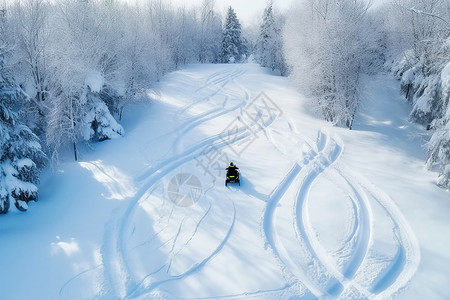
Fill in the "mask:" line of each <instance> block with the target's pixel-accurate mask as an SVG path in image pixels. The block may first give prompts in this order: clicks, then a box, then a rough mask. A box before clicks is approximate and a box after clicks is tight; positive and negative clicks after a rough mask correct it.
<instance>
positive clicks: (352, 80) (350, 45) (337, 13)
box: [284, 0, 377, 129]
mask: <svg viewBox="0 0 450 300" xmlns="http://www.w3.org/2000/svg"><path fill="white" fill-rule="evenodd" d="M368 8H369V5H368V4H367V3H366V2H365V1H364V0H355V1H346V0H345V1H344V0H338V1H335V0H309V1H306V2H303V4H302V5H300V6H299V7H298V8H297V9H294V10H293V11H292V12H291V13H290V15H289V16H288V19H287V24H286V28H285V32H284V33H285V35H284V40H285V55H286V59H287V61H288V64H289V65H290V66H291V67H292V77H293V79H294V81H295V82H297V84H298V85H299V87H301V88H303V90H304V91H305V92H306V93H308V94H309V95H310V96H311V97H312V98H314V99H315V100H316V101H317V103H318V105H319V107H320V110H321V111H322V114H323V116H324V117H325V119H326V120H328V121H330V122H332V123H333V124H336V125H343V126H346V127H348V128H349V129H351V128H352V124H353V120H354V117H355V114H356V111H357V109H358V106H359V103H360V100H361V99H360V95H361V84H360V78H361V75H362V73H363V72H366V71H367V70H366V66H367V65H368V63H367V62H368V61H371V60H373V59H374V57H373V56H374V55H377V54H376V51H371V49H373V47H374V46H373V45H374V44H375V43H374V41H375V40H376V39H377V36H376V34H375V33H376V32H377V31H376V28H375V27H374V26H372V23H371V22H370V18H369V16H368V13H367V12H368Z"/></svg>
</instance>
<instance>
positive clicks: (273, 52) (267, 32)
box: [257, 3, 287, 75]
mask: <svg viewBox="0 0 450 300" xmlns="http://www.w3.org/2000/svg"><path fill="white" fill-rule="evenodd" d="M281 25H282V24H281V21H280V20H279V19H277V18H276V17H275V16H274V14H273V7H272V3H270V4H269V6H268V7H267V8H266V9H265V10H264V16H263V23H262V25H261V29H260V34H259V39H258V43H257V61H258V62H259V63H260V64H261V66H263V67H268V68H271V69H272V71H275V70H278V71H280V73H281V75H286V73H287V65H286V62H285V59H284V55H283V39H282V32H281V27H282V26H281Z"/></svg>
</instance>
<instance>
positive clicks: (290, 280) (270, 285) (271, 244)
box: [5, 64, 448, 299]
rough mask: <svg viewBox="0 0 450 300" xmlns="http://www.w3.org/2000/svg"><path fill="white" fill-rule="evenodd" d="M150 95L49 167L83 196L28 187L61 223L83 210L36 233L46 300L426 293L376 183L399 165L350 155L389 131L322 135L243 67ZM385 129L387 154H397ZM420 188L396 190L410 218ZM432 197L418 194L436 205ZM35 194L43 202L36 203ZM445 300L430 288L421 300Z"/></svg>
mask: <svg viewBox="0 0 450 300" xmlns="http://www.w3.org/2000/svg"><path fill="white" fill-rule="evenodd" d="M152 95H157V97H155V99H153V101H152V102H151V103H150V105H148V108H147V107H146V105H145V104H140V106H139V107H138V108H137V109H136V110H135V111H133V110H130V111H129V112H128V114H130V117H129V120H128V123H127V121H126V120H125V123H126V124H125V125H127V124H128V127H130V128H131V130H127V131H128V135H127V136H126V137H125V138H123V139H122V140H116V141H108V142H107V143H102V144H97V145H95V148H96V149H95V152H93V153H85V156H84V157H83V161H81V162H80V163H78V164H71V165H70V166H73V167H72V168H69V167H68V165H65V166H64V167H65V168H66V169H65V170H64V172H61V173H60V174H63V175H64V176H69V177H62V176H63V175H60V177H61V178H66V179H67V178H69V179H70V178H72V179H76V180H74V182H79V181H81V184H83V186H84V187H85V188H84V189H77V187H76V186H75V185H73V184H72V186H69V185H68V184H67V183H62V182H63V181H62V179H61V180H60V183H59V184H55V183H54V181H55V178H58V175H51V176H53V177H49V179H47V180H46V181H45V180H44V183H43V184H42V187H41V190H42V189H44V191H45V188H46V187H52V188H53V189H55V193H56V195H57V196H58V195H59V196H58V197H63V198H64V197H67V199H68V200H67V203H70V205H71V209H70V213H71V216H74V218H75V217H77V216H78V217H80V218H81V216H84V215H86V208H87V207H89V209H88V211H87V212H88V216H91V217H90V220H91V222H90V223H89V224H86V225H84V224H81V225H80V224H77V225H74V224H76V223H74V222H75V221H71V220H70V219H68V220H67V221H66V222H68V225H63V224H65V223H64V222H63V221H62V219H61V220H59V221H58V220H53V221H52V222H51V226H50V223H49V225H48V227H45V226H44V228H43V229H44V231H43V232H44V233H45V234H46V235H52V234H54V235H56V236H57V237H56V241H52V242H51V252H50V253H49V254H48V255H50V258H49V260H48V261H49V262H53V261H55V262H58V263H59V264H58V265H60V264H61V265H62V266H66V269H65V270H66V271H64V272H63V271H60V272H59V273H60V276H58V278H53V280H52V281H51V282H52V284H51V285H50V286H49V288H48V289H47V290H46V292H45V298H46V299H80V298H88V299H92V298H101V299H116V298H120V299H153V298H168V299H172V298H176V299H179V298H181V299H202V298H206V299H242V298H252V299H390V298H394V299H420V297H421V296H423V295H426V294H428V290H426V291H424V292H422V293H421V292H420V287H421V286H422V285H423V284H424V282H425V281H424V280H425V279H422V276H423V275H422V274H428V273H429V269H427V267H426V266H425V267H423V266H422V268H421V262H422V261H423V258H422V255H423V254H422V251H421V246H420V244H419V241H418V238H417V236H416V231H417V223H416V222H417V221H415V220H413V221H415V222H414V223H413V224H410V223H411V218H410V216H411V212H413V210H408V206H405V205H403V206H402V207H401V208H400V207H398V205H397V202H400V203H401V204H402V203H403V202H402V198H401V195H402V194H401V193H399V190H398V189H397V188H395V187H393V186H392V185H391V184H390V183H391V181H392V179H391V178H389V175H383V174H389V173H390V172H392V170H393V169H394V168H399V166H403V168H405V170H409V169H408V168H407V167H405V165H410V164H411V161H412V160H413V157H414V155H407V154H399V155H397V156H396V161H393V160H391V161H390V164H391V165H392V166H390V164H381V163H379V162H377V161H376V162H372V159H378V160H380V159H386V158H387V157H388V156H385V157H378V156H375V155H373V154H372V153H368V154H366V155H364V151H355V149H358V147H362V146H361V143H362V142H361V141H364V143H367V144H366V145H365V146H366V147H376V148H377V150H378V151H377V153H388V152H389V151H392V150H391V147H392V145H390V144H387V145H385V144H383V143H384V139H382V138H380V137H379V136H380V135H382V134H387V133H386V132H388V133H389V134H391V133H393V132H395V131H394V130H389V131H386V132H385V131H379V129H380V128H382V127H377V126H378V125H377V124H378V123H376V120H374V119H372V118H369V117H367V116H366V115H365V114H363V113H361V116H360V117H359V119H357V120H356V122H355V129H356V130H353V131H347V130H343V129H339V128H333V127H331V126H330V125H329V124H327V123H325V122H323V121H321V120H320V118H315V117H314V113H313V112H311V111H309V108H308V104H307V101H305V100H304V99H303V98H302V97H301V96H300V95H299V94H298V93H297V92H295V91H294V90H293V89H292V88H291V87H289V84H288V83H287V82H286V79H285V78H281V77H278V76H275V75H273V74H271V73H268V72H267V71H266V70H265V69H262V68H260V67H259V66H257V65H254V64H244V65H239V64H236V65H194V66H188V67H186V69H185V70H180V71H177V72H174V73H171V74H169V75H168V76H166V77H165V78H164V80H162V82H161V83H160V84H159V86H158V87H157V89H156V90H155V91H153V92H152ZM383 99H384V98H383ZM377 103H378V102H377ZM369 111H374V112H376V110H373V109H372V110H370V109H369ZM394 115H398V113H395V114H394V113H393V116H394ZM125 116H127V114H125ZM131 120H134V121H133V122H134V123H133V122H131ZM383 124H384V123H383ZM393 124H395V122H393ZM358 126H359V127H360V128H363V129H364V128H365V129H366V130H361V131H358ZM383 126H384V125H383ZM400 126H404V125H403V124H400V125H399V127H398V128H400ZM377 130H378V131H377ZM398 130H399V131H398V132H397V133H396V134H398V135H397V136H396V143H400V141H404V142H401V143H404V144H402V148H405V145H407V143H408V142H407V139H406V138H403V140H401V137H402V134H403V131H402V130H400V129H398ZM413 130H414V129H413V128H412V129H411V131H410V132H413ZM405 136H406V133H405ZM389 137H390V136H389ZM387 140H388V139H387ZM409 143H412V142H411V141H409ZM410 148H411V149H413V146H410ZM388 158H389V159H390V158H391V157H388ZM230 161H233V162H235V164H236V165H237V166H238V167H239V168H240V170H241V186H238V185H234V184H230V185H229V186H228V187H225V184H224V180H225V168H226V167H227V165H228V164H229V162H230ZM417 161H418V160H417ZM410 173H412V172H410ZM86 174H88V175H91V176H86ZM379 174H382V175H379ZM420 174H421V176H423V177H424V178H426V176H431V175H430V174H427V173H426V172H424V173H423V174H422V173H420ZM70 176H72V177H70ZM386 176H387V179H386ZM396 179H397V180H402V178H401V177H400V176H397V177H396ZM59 186H62V187H64V188H65V190H64V189H61V192H58V190H59ZM430 186H431V185H430ZM430 186H429V187H428V190H427V191H432V188H431V187H430ZM423 187H424V185H423V184H422V185H420V184H419V183H416V185H415V186H412V187H410V188H411V189H413V190H412V191H407V192H406V193H407V194H408V196H409V198H410V202H411V203H415V205H419V203H420V202H419V197H417V198H414V196H412V194H413V193H417V194H420V188H423ZM414 189H415V190H414ZM438 191H439V193H438V192H436V193H435V192H433V195H434V196H435V197H437V196H439V195H440V197H441V198H439V197H437V199H444V198H445V197H444V196H445V194H441V191H440V190H438ZM391 193H392V194H393V195H390V194H391ZM442 193H444V192H442ZM43 194H44V195H43V198H44V199H43V201H42V202H43V203H44V204H45V201H49V200H45V197H47V199H52V198H51V197H50V196H49V194H46V193H45V192H44V193H43ZM62 195H64V196H62ZM55 197H56V196H55ZM399 197H400V201H399V200H398V199H399ZM69 200H70V202H69ZM55 201H56V200H55ZM38 207H39V206H35V207H33V208H32V209H30V213H32V212H33V210H34V209H37V208H38ZM48 209H49V208H47V210H48ZM38 211H39V210H38ZM405 211H406V213H407V215H404V212H405ZM415 211H416V210H414V212H415ZM60 213H64V214H66V213H69V212H66V209H65V208H64V209H62V208H61V210H60ZM53 219H54V218H53ZM74 220H75V219H74ZM45 228H47V229H45ZM45 230H47V231H45ZM50 232H51V233H50ZM8 237H9V240H10V241H11V240H12V238H11V237H10V236H8ZM420 238H421V239H423V238H424V235H421V236H420ZM25 240H26V239H25ZM42 240H45V239H42ZM34 243H36V242H34ZM30 247H31V248H32V249H33V248H35V249H38V250H39V249H41V248H39V247H36V246H34V247H33V246H30ZM11 249H13V248H11ZM443 250H444V249H443ZM443 253H444V252H443ZM41 255H43V253H42V250H41ZM43 257H45V253H44V255H43ZM51 258H53V260H52V259H51ZM427 259H429V257H428V256H427ZM7 267H8V266H7ZM53 268H55V267H53ZM8 270H9V269H8ZM11 270H12V269H11ZM40 272H42V269H41V271H35V272H31V273H30V275H31V276H34V275H37V274H39V273H40ZM436 272H437V273H436V274H438V275H437V276H441V275H440V274H443V275H442V276H445V275H444V274H446V272H445V269H442V270H441V271H439V270H438V271H436ZM425 277H426V276H425ZM37 278H38V279H37V280H38V281H39V278H40V277H37ZM437 278H440V277H437ZM418 289H419V291H418ZM447 289H448V287H447V285H444V284H443V285H442V286H437V292H436V293H435V294H434V296H436V295H438V293H443V294H445V292H446V291H447ZM409 291H412V292H409ZM5 293H6V294H5V295H6V296H7V297H8V298H19V299H20V298H23V299H26V296H25V295H27V296H31V295H30V294H26V292H25V291H21V293H22V296H19V297H13V296H17V295H16V294H14V291H13V290H8V289H5ZM35 293H36V292H35ZM416 294H417V297H415V296H414V295H416ZM34 296H36V294H35V295H34ZM40 296H41V295H38V296H37V298H42V297H43V296H44V294H42V297H40ZM28 298H29V297H28ZM435 298H436V297H435ZM438 298H439V297H437V299H438Z"/></svg>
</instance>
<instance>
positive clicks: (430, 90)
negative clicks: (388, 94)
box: [383, 0, 450, 189]
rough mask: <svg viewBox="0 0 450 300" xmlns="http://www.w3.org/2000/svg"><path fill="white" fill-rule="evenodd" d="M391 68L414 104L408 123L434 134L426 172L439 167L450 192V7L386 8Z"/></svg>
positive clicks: (405, 2)
mask: <svg viewBox="0 0 450 300" xmlns="http://www.w3.org/2000/svg"><path fill="white" fill-rule="evenodd" d="M383 12H384V14H383V16H384V22H385V23H384V24H385V32H386V35H387V37H388V40H389V42H388V43H387V45H389V47H388V48H387V52H388V55H389V57H390V63H391V69H392V71H393V73H394V75H395V76H396V77H397V78H398V79H399V80H400V83H401V89H402V90H403V92H404V93H405V96H406V98H407V99H408V101H410V102H411V104H412V110H411V113H410V118H411V120H412V121H414V122H418V123H420V124H423V125H424V126H426V127H427V128H428V129H430V130H431V132H432V136H431V139H430V141H429V142H428V143H427V150H428V159H427V167H428V168H430V169H431V168H433V167H434V166H436V165H437V166H438V168H439V171H440V176H439V182H438V183H439V185H440V186H442V187H445V188H447V189H450V150H449V149H450V138H449V136H450V112H449V110H450V107H449V106H450V105H449V88H450V83H449V80H450V79H449V78H450V77H449V74H450V67H449V63H450V55H449V51H450V39H449V34H450V5H449V3H448V1H445V0H430V1H419V0H396V1H394V3H393V4H392V5H390V6H388V7H386V8H385V10H384V11H383Z"/></svg>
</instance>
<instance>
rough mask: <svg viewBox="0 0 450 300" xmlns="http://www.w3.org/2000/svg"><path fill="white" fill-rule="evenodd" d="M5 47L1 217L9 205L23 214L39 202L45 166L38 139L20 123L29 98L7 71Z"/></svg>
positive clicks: (0, 62)
mask: <svg viewBox="0 0 450 300" xmlns="http://www.w3.org/2000/svg"><path fill="white" fill-rule="evenodd" d="M3 50H4V47H2V48H1V49H0V147H1V148H0V214H5V213H7V212H8V210H9V206H10V203H11V202H13V203H14V205H15V206H16V207H17V208H18V209H19V210H21V211H25V210H26V209H27V208H28V205H27V203H28V202H29V201H32V200H34V201H36V200H37V196H38V189H37V186H36V184H37V183H38V181H39V171H40V169H41V168H42V167H43V166H44V164H45V154H44V153H43V152H42V149H41V144H40V142H39V139H38V137H37V136H36V135H35V134H34V133H33V132H32V131H31V130H30V128H28V127H27V126H26V125H24V124H23V123H22V122H21V119H20V117H21V115H20V113H19V111H20V110H21V108H23V105H24V103H25V101H26V100H27V96H26V94H25V93H24V92H23V91H22V89H21V88H20V87H19V86H17V84H15V83H14V81H13V80H12V79H11V76H9V74H8V72H7V71H6V70H5V68H4V51H3Z"/></svg>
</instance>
